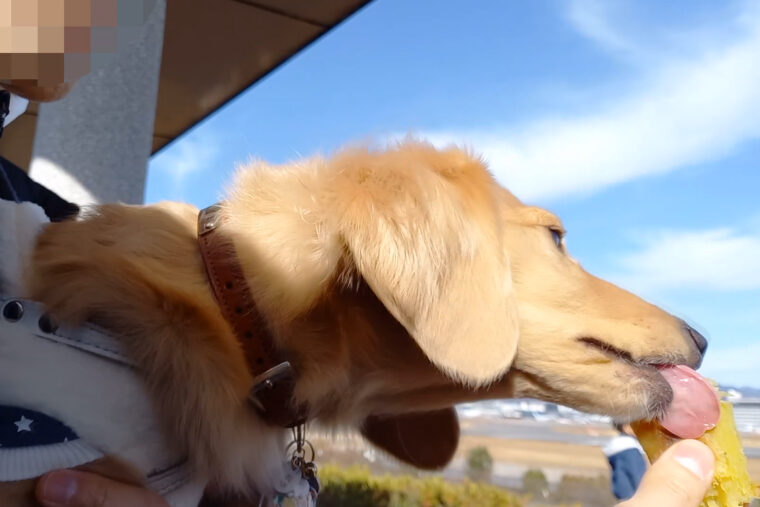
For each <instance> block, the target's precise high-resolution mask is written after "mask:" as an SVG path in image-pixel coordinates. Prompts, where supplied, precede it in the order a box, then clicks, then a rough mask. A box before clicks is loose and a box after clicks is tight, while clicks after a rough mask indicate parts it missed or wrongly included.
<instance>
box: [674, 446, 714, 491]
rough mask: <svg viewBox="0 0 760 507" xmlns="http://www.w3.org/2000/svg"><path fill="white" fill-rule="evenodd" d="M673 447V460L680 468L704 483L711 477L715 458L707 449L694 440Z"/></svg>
mask: <svg viewBox="0 0 760 507" xmlns="http://www.w3.org/2000/svg"><path fill="white" fill-rule="evenodd" d="M673 447H674V448H673V459H675V460H676V461H677V462H678V463H679V464H680V465H681V466H682V467H684V468H685V469H687V470H689V471H690V472H691V473H693V474H694V475H696V476H697V477H699V479H700V480H703V481H704V480H707V479H709V478H710V477H712V474H713V468H714V467H715V456H714V455H713V453H712V451H711V450H710V448H709V447H707V446H706V445H704V444H703V443H701V442H697V441H696V440H684V441H682V442H679V443H678V444H676V445H675V446H673Z"/></svg>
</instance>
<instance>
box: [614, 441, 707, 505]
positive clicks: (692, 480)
mask: <svg viewBox="0 0 760 507" xmlns="http://www.w3.org/2000/svg"><path fill="white" fill-rule="evenodd" d="M714 471H715V456H714V455H713V453H712V451H711V450H710V448H709V447H707V446H706V445H704V444H703V443H701V442H699V441H697V440H682V441H680V442H678V443H676V444H674V445H673V446H671V447H670V448H669V449H668V450H667V451H665V452H664V453H663V454H662V456H660V458H659V459H658V460H657V461H656V462H655V463H654V464H653V465H652V466H651V468H650V469H649V470H648V471H647V473H646V474H645V475H644V477H643V479H642V480H641V485H640V486H639V489H638V490H637V491H636V494H635V495H634V496H633V497H632V498H630V499H628V500H626V501H625V502H622V503H620V504H618V506H617V507H649V506H651V505H657V506H659V507H697V506H698V505H699V503H700V502H701V501H702V498H703V497H704V496H705V493H707V489H708V488H709V487H710V483H711V482H712V478H713V473H714Z"/></svg>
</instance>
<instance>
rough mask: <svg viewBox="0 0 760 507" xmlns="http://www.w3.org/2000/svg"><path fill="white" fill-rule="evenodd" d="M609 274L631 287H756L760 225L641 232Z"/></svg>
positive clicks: (759, 286)
mask: <svg viewBox="0 0 760 507" xmlns="http://www.w3.org/2000/svg"><path fill="white" fill-rule="evenodd" d="M639 242H640V246H639V249H638V250H637V251H635V252H633V253H630V254H627V255H624V256H621V257H620V259H619V261H618V262H619V266H620V272H619V273H618V274H617V275H612V276H610V277H609V278H610V279H612V280H614V281H615V282H617V283H619V284H621V285H623V286H625V287H627V288H631V289H633V290H635V291H641V292H646V293H651V292H654V291H662V290H668V289H699V290H718V291H730V290H760V229H758V230H756V231H747V232H744V231H739V230H737V229H734V228H728V227H726V228H719V229H709V230H701V231H673V230H670V231H668V230H663V231H657V232H653V233H647V234H644V235H640V237H639Z"/></svg>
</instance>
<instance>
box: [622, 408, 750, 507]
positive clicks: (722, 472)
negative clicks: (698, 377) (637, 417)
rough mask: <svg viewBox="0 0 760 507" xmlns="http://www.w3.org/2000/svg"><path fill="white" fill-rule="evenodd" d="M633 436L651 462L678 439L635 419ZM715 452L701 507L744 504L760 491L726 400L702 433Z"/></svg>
mask: <svg viewBox="0 0 760 507" xmlns="http://www.w3.org/2000/svg"><path fill="white" fill-rule="evenodd" d="M631 427H632V428H633V431H634V433H636V437H637V438H638V439H639V442H641V446H642V447H643V448H644V451H645V452H646V453H647V456H648V457H649V460H650V461H652V462H654V461H655V460H656V459H657V458H659V457H660V455H661V454H662V453H663V452H665V449H667V448H668V447H670V446H671V445H672V444H674V443H675V442H677V441H678V440H679V439H678V438H676V437H674V436H672V435H671V434H670V433H668V432H666V431H665V430H664V429H662V427H661V426H660V425H659V424H658V423H657V422H656V421H638V422H635V423H632V424H631ZM698 440H699V441H701V442H703V443H705V444H706V445H707V446H708V447H710V449H712V451H713V453H714V454H715V476H714V478H713V482H712V486H711V487H710V489H709V490H708V492H707V494H706V495H705V498H704V499H703V500H702V503H701V504H700V507H743V506H744V505H747V504H748V503H749V502H751V501H752V499H753V498H755V496H756V495H758V494H760V492H758V488H757V486H756V485H754V484H753V483H752V481H751V480H750V478H749V472H748V471H747V458H746V457H745V456H744V451H743V450H742V444H741V440H740V439H739V434H738V432H737V431H736V425H735V423H734V410H733V407H732V406H731V404H730V403H729V402H727V401H721V403H720V420H719V421H718V425H717V426H716V427H715V428H713V429H711V430H710V431H707V432H706V433H705V434H704V435H702V436H701V437H700V438H699V439H698Z"/></svg>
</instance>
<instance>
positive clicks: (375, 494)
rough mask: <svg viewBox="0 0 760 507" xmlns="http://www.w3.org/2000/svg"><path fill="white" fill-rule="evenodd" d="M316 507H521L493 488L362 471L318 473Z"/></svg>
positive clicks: (333, 469)
mask: <svg viewBox="0 0 760 507" xmlns="http://www.w3.org/2000/svg"><path fill="white" fill-rule="evenodd" d="M319 480H320V482H321V484H322V489H321V491H320V493H319V507H476V506H477V507H523V505H524V502H523V499H521V498H520V497H518V496H516V495H514V494H512V493H510V492H508V491H505V490H503V489H499V488H497V487H495V486H490V485H485V484H478V483H474V482H470V481H465V482H464V483H461V484H455V483H449V482H446V481H444V480H443V479H440V478H438V477H430V478H424V479H418V478H415V477H411V476H408V475H397V476H392V475H371V474H370V472H369V470H367V469H366V468H362V467H351V468H339V467H335V466H330V465H326V466H324V467H320V469H319Z"/></svg>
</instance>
